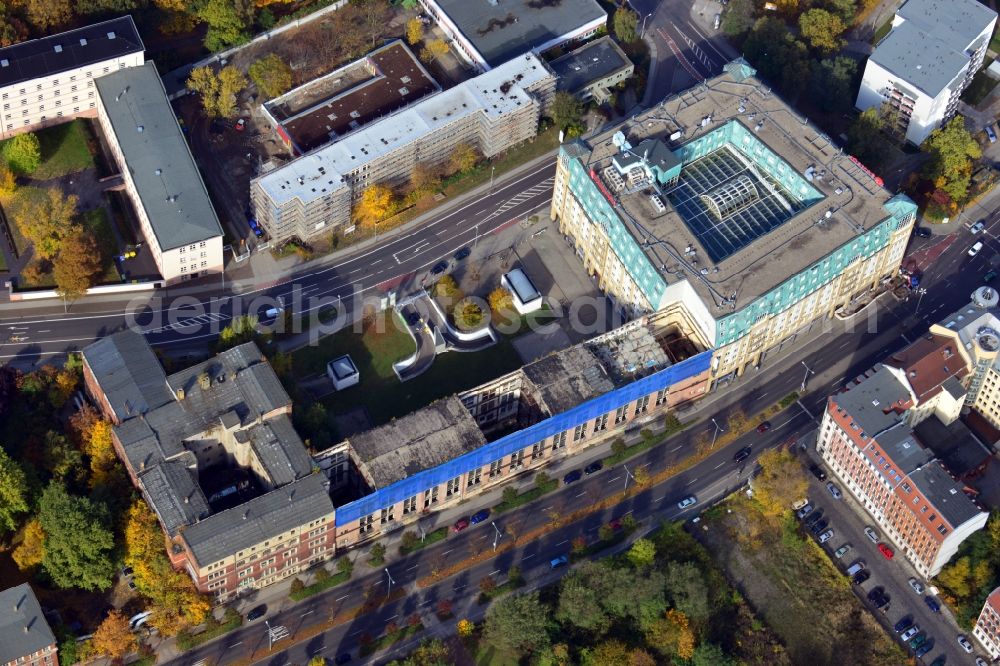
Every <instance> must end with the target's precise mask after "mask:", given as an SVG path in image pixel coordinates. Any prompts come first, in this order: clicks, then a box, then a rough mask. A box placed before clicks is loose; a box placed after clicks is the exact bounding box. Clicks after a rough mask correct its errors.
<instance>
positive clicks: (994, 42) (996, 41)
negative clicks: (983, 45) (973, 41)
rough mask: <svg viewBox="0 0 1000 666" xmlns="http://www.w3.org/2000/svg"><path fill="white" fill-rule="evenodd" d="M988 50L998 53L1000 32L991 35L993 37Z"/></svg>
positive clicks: (999, 50) (999, 49)
mask: <svg viewBox="0 0 1000 666" xmlns="http://www.w3.org/2000/svg"><path fill="white" fill-rule="evenodd" d="M989 50H990V51H993V52H994V53H1000V30H997V31H995V32H994V33H993V37H992V39H990V46H989Z"/></svg>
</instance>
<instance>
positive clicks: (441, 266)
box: [431, 261, 448, 275]
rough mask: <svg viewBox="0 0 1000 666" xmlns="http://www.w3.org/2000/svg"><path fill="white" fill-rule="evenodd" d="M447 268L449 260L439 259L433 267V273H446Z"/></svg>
mask: <svg viewBox="0 0 1000 666" xmlns="http://www.w3.org/2000/svg"><path fill="white" fill-rule="evenodd" d="M446 270H448V262H447V261H439V262H437V263H436V264H434V266H433V267H432V268H431V274H432V275H441V273H444V272H445V271H446Z"/></svg>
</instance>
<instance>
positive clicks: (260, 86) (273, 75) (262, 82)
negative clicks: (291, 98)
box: [247, 53, 293, 99]
mask: <svg viewBox="0 0 1000 666" xmlns="http://www.w3.org/2000/svg"><path fill="white" fill-rule="evenodd" d="M247 73H248V74H250V80H251V81H253V82H254V83H255V84H256V85H257V90H259V91H260V94H261V95H263V96H264V97H266V98H268V99H273V98H275V97H278V96H279V95H283V94H284V93H286V92H288V91H289V90H291V88H292V81H293V75H292V68H291V67H289V66H288V63H286V62H285V61H284V60H282V59H281V56H279V55H278V54H276V53H269V54H268V55H266V56H264V57H263V58H260V59H259V60H255V61H254V63H253V64H252V65H250V69H248V70H247Z"/></svg>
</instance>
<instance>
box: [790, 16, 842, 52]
mask: <svg viewBox="0 0 1000 666" xmlns="http://www.w3.org/2000/svg"><path fill="white" fill-rule="evenodd" d="M799 30H801V32H802V36H803V37H804V38H805V39H806V41H807V42H809V45H810V46H811V47H813V48H814V49H816V50H817V51H819V52H820V53H822V54H824V55H826V54H829V53H832V52H833V51H836V50H837V49H839V48H841V47H842V46H843V45H844V40H843V39H841V37H840V36H841V35H842V34H844V31H845V30H847V26H846V25H845V24H844V22H843V21H841V20H840V17H839V16H837V15H836V14H832V13H830V12H828V11H826V10H825V9H810V10H809V11H807V12H805V13H803V14H802V16H800V17H799Z"/></svg>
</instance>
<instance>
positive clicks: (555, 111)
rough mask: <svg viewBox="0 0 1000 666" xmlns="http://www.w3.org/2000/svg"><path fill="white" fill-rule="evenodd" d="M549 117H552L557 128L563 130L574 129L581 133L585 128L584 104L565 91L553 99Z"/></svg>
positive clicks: (558, 93)
mask: <svg viewBox="0 0 1000 666" xmlns="http://www.w3.org/2000/svg"><path fill="white" fill-rule="evenodd" d="M549 116H551V118H552V122H553V123H554V124H555V126H556V127H558V128H559V129H561V130H568V129H571V128H572V129H573V130H574V131H576V132H577V133H579V132H580V130H582V128H583V104H581V103H580V100H578V99H577V98H576V97H574V96H573V95H571V94H570V93H568V92H566V91H564V90H560V91H559V92H557V93H556V94H555V97H553V98H552V106H551V107H550V108H549Z"/></svg>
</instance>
